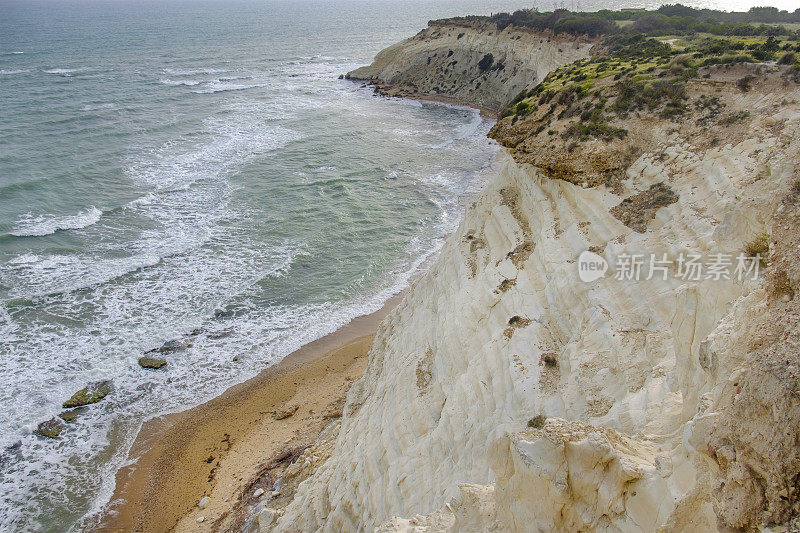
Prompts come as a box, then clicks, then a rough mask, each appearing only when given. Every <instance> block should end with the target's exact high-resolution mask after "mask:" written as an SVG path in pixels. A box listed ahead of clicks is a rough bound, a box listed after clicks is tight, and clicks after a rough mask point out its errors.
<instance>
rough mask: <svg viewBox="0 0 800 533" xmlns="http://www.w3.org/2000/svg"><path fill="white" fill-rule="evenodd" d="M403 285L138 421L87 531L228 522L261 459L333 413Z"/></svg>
mask: <svg viewBox="0 0 800 533" xmlns="http://www.w3.org/2000/svg"><path fill="white" fill-rule="evenodd" d="M420 270H424V269H423V268H421V269H420ZM406 291H407V289H406V290H404V291H401V292H400V293H399V294H397V295H395V296H393V297H391V298H390V299H389V300H388V301H387V302H386V303H385V304H384V305H383V307H382V308H381V309H379V310H378V311H376V312H374V313H371V314H369V315H364V316H361V317H357V318H355V319H353V320H352V321H350V322H349V323H348V324H346V325H345V326H343V327H341V328H340V329H338V330H337V331H335V332H333V333H331V334H329V335H326V336H324V337H322V338H320V339H317V340H315V341H312V342H311V343H309V344H307V345H305V346H303V347H302V348H300V349H298V350H296V351H294V352H292V353H291V354H289V355H288V356H286V357H285V358H283V359H282V360H280V361H279V362H278V363H275V364H274V365H272V366H270V367H267V368H266V369H264V370H263V371H261V372H260V373H259V374H258V375H256V376H254V377H253V378H250V379H249V380H247V381H244V382H242V383H238V384H236V385H233V386H232V387H230V388H229V389H227V390H226V391H225V392H223V393H222V394H220V395H219V396H216V397H215V398H212V399H211V400H209V401H208V402H205V403H202V404H200V405H198V406H195V407H193V408H190V409H187V410H184V411H179V412H177V413H173V414H169V415H165V416H161V417H158V418H155V419H152V420H149V421H147V422H145V423H144V424H143V425H142V428H141V429H140V430H139V432H138V434H137V436H136V440H135V442H134V444H133V446H132V447H131V450H130V452H129V454H128V457H129V458H130V460H131V463H129V464H127V465H126V466H123V467H122V468H121V469H120V470H119V471H117V473H116V486H115V488H114V493H113V496H112V497H111V500H110V501H109V503H107V504H106V505H105V507H104V509H103V511H102V512H101V513H100V515H99V516H98V517H96V520H97V522H96V525H94V526H92V527H90V530H91V531H148V532H150V531H173V530H174V531H182V530H187V529H192V530H194V531H198V530H200V531H205V530H209V531H210V530H212V529H216V528H217V527H218V526H219V525H221V523H222V522H223V521H225V520H226V519H227V520H234V519H235V518H236V517H234V516H230V512H231V511H232V510H233V508H234V507H235V506H236V505H237V503H238V502H239V501H240V499H241V497H242V495H243V492H244V491H245V490H246V489H247V487H248V485H249V484H250V482H251V481H252V480H253V479H254V478H255V477H256V476H257V475H258V473H259V470H260V469H261V467H262V466H263V465H264V464H265V463H266V462H267V461H268V460H269V459H270V457H273V458H274V457H275V456H276V455H278V456H279V455H281V454H283V453H284V452H285V451H286V450H290V449H297V448H298V447H304V446H308V445H310V444H312V443H313V442H314V441H316V439H317V437H318V436H319V434H320V433H321V432H322V430H324V429H325V427H327V426H328V425H329V424H330V423H331V422H332V421H335V420H336V419H338V416H340V409H341V405H342V404H343V401H344V396H345V393H346V391H347V389H348V388H349V386H350V384H352V382H353V381H355V380H357V379H359V378H360V377H361V375H362V374H363V371H364V369H365V368H366V363H367V354H368V352H369V349H370V347H371V345H372V339H373V337H374V335H375V332H376V331H377V328H378V325H379V324H380V322H381V321H382V320H383V318H384V317H385V316H386V315H387V314H389V312H391V310H392V309H394V308H395V307H396V306H397V304H398V303H399V302H400V301H401V300H402V299H403V297H404V295H405V293H406ZM295 405H297V406H298V409H297V411H296V412H294V413H293V414H291V415H289V416H287V417H286V418H282V419H276V418H277V417H276V414H275V412H276V411H281V410H284V409H287V408H288V410H289V411H291V409H292V408H293V406H295ZM337 409H338V410H339V412H337ZM284 414H286V413H282V414H279V415H278V416H283V415H284ZM204 497H208V500H207V503H206V505H204V506H203V509H200V508H199V507H198V502H200V500H201V499H203V498H204ZM195 515H198V516H195ZM199 516H202V517H203V521H202V523H199V522H198V521H197V520H198V518H199Z"/></svg>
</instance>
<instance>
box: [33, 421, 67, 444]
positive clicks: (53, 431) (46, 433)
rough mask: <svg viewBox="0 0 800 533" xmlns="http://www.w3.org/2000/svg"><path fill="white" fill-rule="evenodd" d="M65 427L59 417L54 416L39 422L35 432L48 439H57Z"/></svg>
mask: <svg viewBox="0 0 800 533" xmlns="http://www.w3.org/2000/svg"><path fill="white" fill-rule="evenodd" d="M63 429H64V424H63V423H62V422H61V421H60V420H59V419H58V418H56V417H53V418H51V419H50V420H46V421H44V422H42V423H41V424H39V427H37V428H36V431H35V433H36V434H37V435H41V436H42V437H47V438H48V439H57V438H58V436H59V435H60V434H61V431H62V430H63Z"/></svg>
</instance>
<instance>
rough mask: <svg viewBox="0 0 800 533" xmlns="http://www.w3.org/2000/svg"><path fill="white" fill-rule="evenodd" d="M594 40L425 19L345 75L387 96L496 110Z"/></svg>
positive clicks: (583, 54) (582, 52)
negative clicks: (437, 99) (427, 22)
mask: <svg viewBox="0 0 800 533" xmlns="http://www.w3.org/2000/svg"><path fill="white" fill-rule="evenodd" d="M594 43H595V42H594V41H591V40H588V39H585V38H579V37H573V36H569V37H567V36H563V35H562V36H552V35H546V34H542V33H537V32H533V31H530V30H526V29H521V28H516V27H514V26H509V27H507V28H505V29H503V30H502V31H500V30H498V29H497V28H496V27H495V26H494V25H490V24H485V23H475V24H471V25H470V24H452V23H449V24H448V23H441V24H440V23H431V25H430V26H429V27H428V28H426V29H424V30H422V31H421V32H420V33H418V34H417V35H415V36H414V37H411V38H409V39H406V40H405V41H402V42H400V43H397V44H395V45H393V46H390V47H389V48H386V49H385V50H383V51H381V52H380V53H379V54H378V55H377V56H376V57H375V61H374V62H373V63H372V64H371V65H369V66H366V67H361V68H359V69H356V70H354V71H352V72H350V73H348V74H347V77H348V78H350V79H355V80H369V81H371V82H373V83H375V85H376V88H377V89H378V90H379V91H380V92H382V93H384V94H388V95H392V96H432V97H445V98H450V99H453V100H456V101H460V102H466V103H470V104H473V105H477V106H480V107H484V108H487V109H490V110H494V111H498V110H499V109H500V108H501V107H502V106H503V105H505V104H506V103H507V102H508V101H509V100H511V99H512V98H514V97H515V96H516V95H517V94H518V93H519V92H520V91H522V90H523V89H525V88H527V87H532V86H534V85H536V84H537V83H538V82H539V81H540V80H541V79H542V78H543V77H544V76H545V75H547V73H548V72H550V71H551V70H553V69H554V68H556V67H559V66H561V65H564V64H566V63H571V62H572V61H575V60H576V59H580V58H583V57H587V56H588V55H589V51H590V49H591V48H592V46H593V45H594Z"/></svg>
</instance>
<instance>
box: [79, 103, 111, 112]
mask: <svg viewBox="0 0 800 533" xmlns="http://www.w3.org/2000/svg"><path fill="white" fill-rule="evenodd" d="M115 107H117V104H114V103H110V102H109V103H105V104H87V105H85V106H83V107H82V108H81V111H100V110H101V109H114V108H115Z"/></svg>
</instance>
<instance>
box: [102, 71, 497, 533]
mask: <svg viewBox="0 0 800 533" xmlns="http://www.w3.org/2000/svg"><path fill="white" fill-rule="evenodd" d="M350 81H363V80H350ZM370 85H373V88H374V89H375V93H376V94H378V95H381V96H386V97H397V98H408V99H413V100H422V101H429V102H436V103H441V104H449V105H458V106H464V107H469V108H472V109H476V110H478V112H479V113H480V115H481V116H482V117H483V118H484V119H490V120H496V119H497V115H498V111H497V110H494V109H489V108H485V107H481V106H478V105H475V104H471V103H468V102H464V101H460V100H457V99H454V98H449V97H447V96H431V95H425V94H420V93H408V94H391V92H384V90H385V89H386V88H389V87H391V86H386V87H384V88H383V90H382V89H379V88H378V87H377V86H376V85H375V84H374V83H370ZM498 160H499V159H498V157H495V159H494V160H493V161H492V162H491V164H490V165H489V167H488V168H487V169H484V171H483V172H487V173H489V174H494V172H495V171H496V170H497V164H498ZM483 172H482V173H483ZM482 188H483V185H481V189H482ZM448 237H449V234H446V235H444V238H445V239H446V238H448ZM440 251H441V249H437V250H435V251H434V252H433V253H431V254H430V255H429V256H428V257H427V258H426V259H425V260H424V261H423V262H422V263H421V264H420V265H419V266H418V267H417V269H416V271H415V272H414V274H413V275H412V276H411V278H410V279H409V281H408V285H407V286H406V288H404V289H403V290H401V291H400V292H399V293H398V294H396V295H394V296H392V297H391V298H389V299H388V300H387V301H386V302H385V303H384V305H383V307H381V309H379V310H378V311H375V312H373V313H370V314H368V315H363V316H360V317H356V318H354V319H353V320H351V321H350V322H349V323H347V324H345V325H344V326H342V327H341V328H339V329H338V330H336V331H334V332H333V333H330V334H328V335H325V336H324V337H321V338H320V339H317V340H315V341H312V342H310V343H309V344H306V345H305V346H303V347H301V348H299V349H298V350H295V351H294V352H292V353H291V354H289V355H287V356H286V357H284V358H283V359H281V360H280V361H278V362H277V363H275V364H274V365H272V366H270V367H267V368H265V369H264V370H262V371H261V372H259V374H258V375H256V376H254V377H252V378H250V379H248V380H246V381H244V382H241V383H238V384H235V385H233V386H231V387H230V388H229V389H227V390H225V391H224V392H223V393H221V394H220V395H218V396H216V397H214V398H212V399H211V400H209V401H207V402H205V403H202V404H200V405H197V406H195V407H192V408H189V409H186V410H183V411H179V412H177V413H172V414H169V415H164V416H161V417H157V418H155V419H152V420H149V421H147V422H145V423H144V424H143V425H142V427H141V429H140V430H139V432H138V433H137V435H136V438H135V441H134V444H133V445H132V446H131V449H130V451H129V452H128V457H129V460H130V461H131V462H130V463H128V464H126V465H125V466H123V467H122V468H120V469H119V470H118V471H117V473H116V474H115V480H116V482H115V488H114V492H113V495H112V496H111V499H110V500H109V502H108V503H106V505H105V506H104V507H103V510H102V511H101V512H100V513H99V514H98V515H95V520H96V522H95V524H94V525H93V526H90V527H89V528H88V530H89V531H100V532H107V531H108V532H110V531H115V532H116V531H126V532H127V531H147V532H151V531H164V532H167V531H177V532H180V531H216V530H221V529H224V528H221V526H223V525H226V526H232V525H234V524H236V525H237V526H239V529H240V528H241V520H242V519H243V518H244V517H243V516H241V515H240V516H236V513H237V511H238V512H240V513H241V512H242V511H246V510H247V509H246V508H247V507H248V505H243V504H248V503H249V504H253V505H254V504H256V503H257V501H258V500H257V499H254V498H253V497H252V494H251V495H250V496H248V495H246V494H245V491H247V490H248V489H253V488H254V486H255V485H256V483H258V485H263V479H261V478H260V476H262V475H263V474H264V472H265V465H267V464H275V463H276V462H282V461H283V460H282V459H280V460H278V461H276V458H282V457H284V456H286V455H287V454H293V453H294V452H296V451H297V450H298V449H301V448H304V447H307V446H309V445H311V444H313V443H314V442H315V441H317V439H318V438H319V437H320V434H321V433H323V431H324V430H326V429H327V428H328V427H330V425H331V422H332V421H337V420H338V417H335V416H330V415H331V410H334V411H335V410H336V409H337V408H338V409H339V413H340V410H341V406H342V405H343V403H344V399H345V395H346V392H347V390H348V389H349V387H350V385H351V384H352V383H353V382H354V381H356V380H358V379H359V378H360V377H361V376H362V375H363V372H364V370H365V368H366V364H367V360H368V353H369V350H370V348H371V346H372V340H373V338H374V336H375V333H376V331H377V329H378V326H379V324H380V323H381V321H382V320H383V318H384V317H386V315H388V314H389V313H390V312H391V311H392V310H393V309H394V308H395V307H396V306H397V305H398V304H399V303H400V302H401V301H402V300H403V298H404V297H405V294H406V293H407V292H408V290H409V288H410V287H411V286H412V284H413V283H414V281H415V280H416V279H417V278H418V277H419V276H421V275H422V274H424V273H425V272H426V271H427V269H428V268H429V267H430V265H431V264H432V263H433V261H435V259H436V257H437V256H438V254H439V253H440ZM323 391H324V392H323ZM336 391H338V394H332V392H336ZM298 396H305V398H299V400H300V401H295V402H293V401H292V400H293V399H298V398H297V397H298ZM325 402H328V403H327V404H326V403H325ZM290 403H295V404H301V405H302V406H303V407H302V408H300V409H298V411H297V413H295V414H294V415H292V416H291V417H289V418H286V419H282V420H274V417H273V416H272V414H273V412H274V409H276V408H280V407H281V406H283V405H286V404H290ZM339 416H340V414H339ZM245 422H246V423H245ZM234 433H236V436H234ZM212 452H213V453H212ZM209 459H213V460H211V461H209ZM289 462H291V461H289ZM288 464H289V463H286V464H284V465H283V469H285V467H286V466H288ZM170 474H172V476H170ZM176 474H177V475H176ZM260 488H264V490H265V491H269V490H270V489H269V487H267V486H266V485H265V486H264V487H260ZM205 497H208V502H207V503H206V505H204V506H203V508H202V509H201V508H200V507H199V506H198V503H199V502H200V501H201V500H203V499H204V498H205ZM248 500H250V501H248ZM200 517H202V519H203V520H202V522H200V521H199V518H200Z"/></svg>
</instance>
